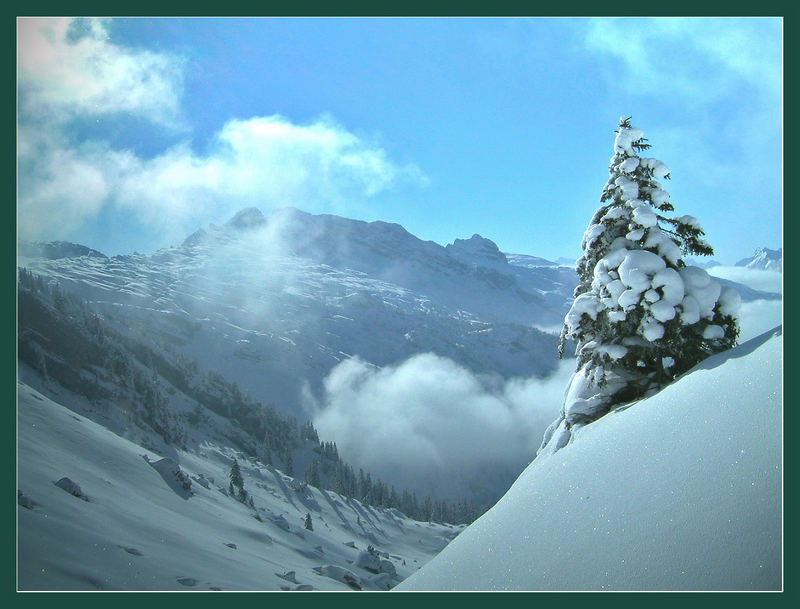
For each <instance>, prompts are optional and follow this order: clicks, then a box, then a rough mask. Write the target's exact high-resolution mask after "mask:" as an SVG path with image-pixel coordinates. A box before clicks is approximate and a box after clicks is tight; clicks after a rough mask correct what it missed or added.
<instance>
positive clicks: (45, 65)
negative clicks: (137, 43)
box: [17, 17, 185, 125]
mask: <svg viewBox="0 0 800 609" xmlns="http://www.w3.org/2000/svg"><path fill="white" fill-rule="evenodd" d="M76 24H80V25H83V26H85V27H84V28H83V30H84V31H83V32H82V35H80V36H70V31H71V29H70V28H71V27H74V26H75V25H76ZM17 35H18V38H17V40H18V47H17V61H18V68H19V73H18V85H19V90H20V99H21V104H22V105H21V111H22V112H21V114H24V115H27V116H35V117H36V119H37V120H40V121H41V120H45V119H47V121H48V122H49V121H55V122H63V121H65V120H67V119H69V118H71V117H72V116H75V115H99V114H104V113H116V112H129V113H134V114H137V115H143V116H145V117H146V118H147V119H148V120H151V121H154V122H158V123H161V124H165V125H175V124H177V122H178V121H179V118H178V117H179V114H180V96H181V93H182V90H183V68H184V64H185V60H184V59H182V58H181V57H178V56H175V55H169V54H165V53H153V52H150V51H144V50H132V49H127V48H123V47H120V46H118V45H115V44H112V43H111V42H110V41H109V37H108V32H107V29H106V22H105V21H103V20H98V19H87V20H84V19H81V20H73V19H68V18H39V17H22V18H19V19H18V20H17Z"/></svg>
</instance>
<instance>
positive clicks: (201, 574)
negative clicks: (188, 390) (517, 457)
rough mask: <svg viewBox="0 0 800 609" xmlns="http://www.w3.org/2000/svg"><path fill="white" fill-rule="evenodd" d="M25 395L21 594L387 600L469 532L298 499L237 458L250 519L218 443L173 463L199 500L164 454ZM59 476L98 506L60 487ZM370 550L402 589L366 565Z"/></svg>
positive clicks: (273, 476) (276, 477)
mask: <svg viewBox="0 0 800 609" xmlns="http://www.w3.org/2000/svg"><path fill="white" fill-rule="evenodd" d="M18 395H19V410H18V412H19V415H18V416H19V418H18V438H19V440H18V442H19V444H18V455H19V474H18V489H19V490H20V491H22V493H23V496H22V497H21V498H20V499H19V500H18V502H19V503H20V504H21V505H19V506H18V508H17V510H18V561H17V569H18V587H19V589H20V590H206V591H208V590H213V589H222V590H281V589H285V590H296V589H300V590H303V589H309V587H311V588H313V589H316V590H351V589H352V587H351V586H349V585H347V584H346V583H344V582H343V581H341V580H340V579H336V576H341V575H342V573H346V572H350V573H352V575H354V576H355V581H356V582H357V585H359V586H360V587H361V588H362V589H365V590H382V589H386V588H387V587H388V586H389V585H394V584H396V583H397V581H399V580H400V579H402V578H403V577H406V576H407V575H409V574H410V573H412V572H413V571H415V570H416V569H418V568H419V567H420V566H421V565H422V564H423V563H425V562H426V561H427V560H429V559H430V558H431V557H432V556H433V555H434V554H436V552H438V551H439V550H440V549H441V548H442V547H443V546H444V545H445V544H446V543H447V542H448V541H449V539H450V538H452V537H453V536H454V535H455V534H457V532H458V531H459V530H461V527H452V526H447V525H437V524H430V523H419V522H415V521H413V520H410V519H409V518H406V517H405V516H403V515H402V514H401V513H400V512H398V511H396V510H384V509H375V508H372V507H369V506H366V505H362V504H361V503H359V502H357V501H355V500H352V499H347V498H344V497H341V496H340V495H337V494H336V493H332V492H323V491H320V490H318V489H315V488H306V489H304V490H296V489H295V488H293V483H292V479H290V478H289V477H287V476H284V475H283V474H281V473H280V472H279V471H277V470H274V469H271V468H265V467H263V466H259V467H257V466H255V465H254V464H253V463H251V462H248V461H246V460H243V459H242V456H241V455H238V457H239V459H240V463H241V466H242V474H243V476H244V480H245V488H246V489H247V490H248V491H249V492H250V493H251V495H252V496H253V498H254V505H255V509H253V508H250V507H248V506H246V505H244V504H242V503H240V502H239V501H237V500H235V499H233V498H231V497H228V496H226V495H225V494H224V493H223V492H222V490H221V489H222V488H227V486H228V472H229V471H230V466H231V463H232V456H233V455H232V453H231V452H230V450H229V449H224V448H220V447H218V446H215V445H213V444H211V443H207V444H206V445H205V446H204V447H202V448H201V450H199V451H198V452H196V453H191V454H190V453H184V452H175V453H174V454H173V457H175V458H177V459H178V460H179V462H180V467H181V469H182V470H183V471H184V472H185V473H186V474H188V475H189V476H190V477H191V479H192V489H191V490H192V492H193V494H192V495H191V496H189V495H188V493H185V492H182V489H181V488H180V486H177V485H175V484H174V483H173V482H172V481H171V480H170V479H169V476H168V474H169V472H170V470H171V469H172V467H173V466H172V465H171V464H170V463H169V462H164V463H159V460H160V459H161V457H162V455H156V454H155V453H153V452H152V451H149V450H146V449H145V448H142V447H141V446H138V445H137V444H134V443H132V442H129V441H128V440H125V439H123V438H121V437H119V436H117V435H115V434H113V433H112V432H110V431H109V430H107V429H106V428H104V427H101V426H100V425H97V424H96V423H94V422H92V421H91V420H89V419H87V418H86V417H84V416H81V415H79V414H76V413H75V412H73V411H71V410H68V409H67V408H65V407H63V406H61V405H59V404H57V403H55V402H54V401H52V400H50V399H48V398H47V397H45V396H43V395H42V394H40V393H39V392H37V391H36V390H34V389H32V388H31V387H29V386H28V385H26V384H24V383H22V382H20V383H18ZM145 456H147V458H148V459H149V461H150V463H148V461H147V460H145V458H144V457H145ZM162 473H164V474H165V475H163V476H162ZM63 477H68V478H69V479H70V480H72V481H73V482H74V483H76V484H77V485H78V486H79V487H80V490H81V492H82V493H83V494H84V495H85V496H86V499H88V500H81V498H79V497H75V496H73V495H72V494H70V493H69V492H67V491H65V490H63V489H62V488H60V487H59V486H56V484H55V482H57V481H59V480H60V479H61V478H63ZM212 480H213V481H212ZM307 513H310V514H311V517H312V526H313V527H314V530H313V531H308V530H306V529H305V527H304V521H305V515H306V514H307ZM256 514H258V516H259V518H261V520H257V519H256V518H255V517H254V516H255V515H256ZM369 545H373V546H374V547H375V549H376V550H378V551H380V552H384V553H385V555H384V556H383V559H384V560H388V561H389V562H391V563H392V564H393V567H394V569H395V570H396V572H397V577H392V576H391V575H390V574H389V573H379V574H376V573H372V572H370V571H368V570H366V569H364V568H362V567H359V566H357V563H358V560H359V556H360V553H361V552H363V551H365V550H366V549H367V547H368V546H369ZM315 568H316V569H318V571H315ZM292 571H293V572H294V573H293V574H291V573H290V572H292Z"/></svg>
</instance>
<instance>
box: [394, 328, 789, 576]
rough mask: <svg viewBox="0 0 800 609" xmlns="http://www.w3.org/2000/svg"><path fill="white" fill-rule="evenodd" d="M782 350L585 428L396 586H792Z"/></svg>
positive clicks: (714, 368) (771, 345) (742, 349)
mask: <svg viewBox="0 0 800 609" xmlns="http://www.w3.org/2000/svg"><path fill="white" fill-rule="evenodd" d="M782 345H783V339H782V335H781V331H780V328H778V329H776V330H774V331H771V332H768V333H766V334H764V335H762V336H760V337H757V338H755V339H753V340H751V341H749V342H747V343H745V344H743V345H741V346H739V347H737V348H735V349H733V350H731V351H728V352H726V353H721V354H718V355H716V356H713V357H711V358H709V359H708V360H706V361H704V362H702V363H701V364H700V365H698V366H697V367H696V368H695V369H693V370H692V371H690V372H689V373H687V374H686V375H685V376H684V377H682V378H681V379H679V380H678V381H676V382H675V383H674V384H673V385H671V386H669V387H667V388H666V389H664V390H663V391H661V392H660V393H659V394H657V395H655V396H653V397H652V398H649V399H647V400H643V401H641V402H639V403H636V404H634V405H633V406H631V407H630V408H628V409H626V410H624V411H620V412H616V413H614V414H610V415H607V416H606V417H604V418H602V419H600V420H599V421H598V422H596V423H594V424H592V425H589V426H587V427H585V428H583V430H582V431H581V432H580V433H579V434H578V435H577V437H576V438H575V439H574V441H573V442H572V443H571V444H570V445H568V446H567V447H565V448H563V449H561V450H559V451H558V452H556V453H555V454H552V455H549V456H543V457H540V458H539V459H537V460H535V461H534V462H533V463H532V464H531V465H530V466H529V467H528V468H527V469H526V470H525V472H523V474H522V475H521V476H520V477H519V479H518V480H517V481H516V483H515V484H514V486H513V487H512V488H511V489H510V490H509V491H508V493H507V494H506V495H505V496H504V497H503V498H502V499H501V500H500V502H499V503H498V504H497V505H496V506H495V507H494V508H492V509H491V510H490V511H489V512H487V513H486V514H485V515H484V516H483V517H482V518H480V519H479V520H478V521H476V522H475V523H474V524H473V525H471V526H470V527H469V528H467V529H466V530H465V531H464V532H463V533H462V534H461V535H460V536H459V537H458V538H457V539H456V540H454V541H453V543H452V544H450V545H449V546H448V547H447V548H445V550H444V551H442V553H441V554H439V555H438V556H437V557H436V558H434V559H433V560H432V561H431V562H430V563H428V564H427V565H426V566H425V567H424V568H423V569H422V570H421V571H419V572H418V573H416V574H415V575H413V576H412V577H411V578H409V579H408V580H406V581H405V582H403V584H401V585H400V586H399V587H398V589H403V590H776V589H781V587H782V490H781V489H782V472H781V463H782V461H781V442H782V433H781V420H782V419H781V407H782V371H781V368H782Z"/></svg>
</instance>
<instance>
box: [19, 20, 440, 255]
mask: <svg viewBox="0 0 800 609" xmlns="http://www.w3.org/2000/svg"><path fill="white" fill-rule="evenodd" d="M76 23H78V24H79V25H81V26H83V30H84V31H82V32H81V34H80V35H71V34H70V32H71V28H74V27H75V25H76ZM18 29H19V48H18V62H19V90H20V114H19V116H20V119H19V132H18V161H19V185H20V188H19V201H18V218H19V230H20V235H21V236H22V237H23V238H27V239H36V238H44V239H55V238H60V239H64V238H69V237H70V234H71V233H72V232H74V231H77V230H78V229H80V228H81V226H82V225H83V224H84V223H85V222H86V221H87V220H89V219H90V218H92V217H93V216H95V215H96V214H97V213H98V212H100V211H101V210H102V209H104V208H107V207H109V206H111V207H112V208H113V209H114V210H115V211H124V212H128V213H132V214H133V216H134V217H135V218H137V219H138V220H139V221H140V222H141V223H142V224H143V225H144V226H146V227H147V228H148V229H150V231H151V235H159V236H160V237H161V238H163V239H180V238H182V237H184V236H186V234H187V231H192V230H194V229H196V228H197V227H198V226H201V225H203V224H206V223H208V222H215V221H219V220H221V219H224V218H226V217H227V216H230V215H231V214H232V213H233V212H235V211H237V210H238V209H241V208H242V207H246V206H257V207H260V208H261V209H264V210H268V209H270V208H273V207H278V206H285V205H294V206H299V207H303V208H305V209H307V210H309V211H316V210H321V209H325V210H332V211H335V212H338V213H344V212H345V211H346V210H350V211H353V209H354V207H355V208H358V206H359V205H362V204H363V202H364V201H365V200H366V199H368V198H369V197H372V196H374V195H376V194H378V193H380V192H382V191H384V190H385V189H388V188H391V187H393V186H394V185H396V184H397V183H398V182H401V181H410V182H412V183H415V184H424V183H425V180H426V178H425V176H424V175H423V174H422V172H421V171H420V170H419V169H418V168H416V167H415V166H413V165H407V166H399V165H397V164H396V163H394V162H392V161H391V160H390V159H389V158H388V156H387V154H386V152H385V151H384V150H383V148H382V147H380V146H379V145H377V144H375V143H374V142H371V141H368V140H367V139H365V138H364V137H359V136H357V135H355V134H353V133H351V132H349V131H348V130H347V129H345V128H344V127H342V126H340V125H338V124H337V123H336V122H335V121H334V120H333V119H331V118H329V117H322V118H320V119H319V120H317V121H315V122H313V123H311V124H307V125H297V124H294V123H292V122H291V121H289V120H288V119H286V118H284V117H281V116H277V115H275V116H263V117H254V118H250V119H247V120H231V121H229V122H227V123H226V124H225V125H224V126H223V127H222V128H221V130H220V131H219V132H218V133H217V134H216V136H215V138H214V139H213V140H212V142H211V143H210V145H209V147H208V151H207V152H206V153H204V154H198V153H196V152H195V151H194V150H193V149H192V148H191V146H190V145H189V144H188V143H179V144H177V145H174V146H172V147H170V148H169V149H167V150H164V151H163V152H162V153H160V154H158V155H156V156H154V157H151V158H144V157H141V156H137V154H135V153H134V152H132V151H129V150H116V149H113V148H112V147H111V146H110V144H109V143H108V142H105V141H101V140H96V141H87V140H84V141H83V142H82V143H81V144H79V145H76V144H74V143H73V142H71V141H70V139H69V137H68V136H67V133H68V130H67V126H68V123H69V121H70V120H72V119H76V118H82V119H86V118H88V117H99V116H100V115H103V114H114V113H128V114H130V115H136V116H137V117H139V118H143V119H145V120H148V121H150V122H152V123H155V124H158V125H161V126H162V127H163V126H166V127H169V128H176V127H179V126H180V123H181V118H180V114H181V112H180V96H181V94H182V89H183V69H184V64H185V61H184V60H183V59H182V58H180V57H177V56H174V55H170V54H165V53H154V52H150V51H146V50H139V49H131V48H124V47H121V46H119V45H116V44H114V43H112V42H111V41H110V40H109V38H108V31H107V24H106V22H105V21H102V20H96V19H89V20H78V21H77V22H76V21H75V20H69V19H42V18H21V19H19V20H18Z"/></svg>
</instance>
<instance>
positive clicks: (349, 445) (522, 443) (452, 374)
mask: <svg viewBox="0 0 800 609" xmlns="http://www.w3.org/2000/svg"><path fill="white" fill-rule="evenodd" d="M573 371H574V361H571V360H570V361H565V362H563V363H562V364H561V366H560V367H559V370H558V372H557V373H556V374H554V375H553V376H551V377H548V378H547V379H535V378H533V379H514V380H510V381H508V382H506V383H504V384H502V386H490V384H489V383H487V382H485V381H484V380H483V379H481V378H480V377H478V376H476V375H474V374H473V373H472V372H470V371H469V370H467V369H466V368H463V367H462V366H460V365H458V364H456V363H455V362H453V361H451V360H449V359H446V358H443V357H439V356H437V355H433V354H430V353H428V354H420V355H416V356H414V357H411V358H410V359H408V360H406V361H405V362H403V363H401V364H399V365H396V366H389V367H386V368H383V369H376V368H375V367H373V366H371V365H369V364H366V363H364V362H363V361H361V360H359V359H357V358H354V359H349V360H345V361H344V362H342V363H341V364H339V365H338V366H337V367H336V368H334V369H333V370H332V371H331V373H330V375H329V376H328V377H327V378H326V380H325V396H324V399H323V406H322V408H321V409H320V410H319V411H318V412H317V414H316V416H314V425H315V426H316V427H317V429H319V431H320V434H321V435H322V436H323V437H325V438H328V439H332V440H334V441H335V442H336V443H337V446H338V448H339V452H340V454H341V455H342V457H343V458H344V459H345V460H347V461H348V462H351V463H353V464H354V465H355V466H356V467H364V468H366V469H368V470H369V471H371V472H373V473H375V474H377V475H378V476H379V477H380V478H382V479H383V480H386V481H387V482H389V483H392V484H397V485H400V486H407V487H409V488H415V489H418V490H424V491H428V492H429V491H430V490H431V489H436V490H437V491H438V492H441V493H444V494H450V495H451V496H454V495H458V494H459V493H465V490H466V488H468V487H472V488H473V491H474V489H475V487H483V488H484V490H485V489H487V488H492V486H493V485H494V486H496V485H497V482H498V481H497V480H493V479H492V476H493V477H495V478H499V477H500V471H501V470H502V468H508V469H509V470H512V471H513V469H514V468H517V470H516V471H517V472H518V471H520V470H521V468H522V467H523V466H524V465H526V464H527V463H528V462H529V461H530V460H531V459H533V457H534V456H535V454H536V449H537V448H538V447H539V444H540V442H541V439H542V434H543V433H544V430H545V429H546V427H547V426H548V425H549V424H550V423H551V422H552V421H553V420H554V419H555V418H556V416H557V415H558V411H559V409H560V407H561V405H562V402H563V394H564V387H565V386H566V384H567V381H568V379H569V375H570V374H571V373H572V372H573ZM487 472H488V475H489V476H490V477H489V478H487V479H483V480H481V477H482V476H484V477H485V476H486V475H487ZM507 482H510V480H508V481H507ZM493 490H495V491H496V490H500V489H497V488H494V489H493Z"/></svg>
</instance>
